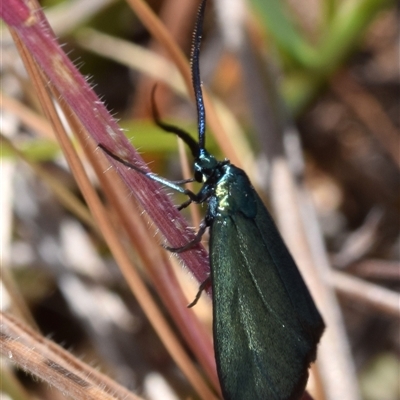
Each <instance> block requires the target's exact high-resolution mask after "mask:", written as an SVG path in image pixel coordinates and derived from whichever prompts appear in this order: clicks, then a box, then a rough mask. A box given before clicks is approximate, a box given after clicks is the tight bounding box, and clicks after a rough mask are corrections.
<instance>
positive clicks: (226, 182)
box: [213, 164, 257, 218]
mask: <svg viewBox="0 0 400 400" xmlns="http://www.w3.org/2000/svg"><path fill="white" fill-rule="evenodd" d="M218 174H219V176H218V180H217V181H216V182H215V186H214V187H215V189H214V196H213V197H214V199H215V204H214V205H215V212H216V214H217V215H219V216H229V215H233V214H235V213H237V212H241V213H243V214H244V215H246V216H247V217H249V218H254V217H255V216H256V214H257V207H256V200H255V192H254V189H253V187H252V186H251V184H250V181H249V179H248V177H247V175H246V174H245V173H244V171H242V170H241V169H240V168H237V167H235V166H234V165H232V164H224V165H221V166H220V168H219V170H218Z"/></svg>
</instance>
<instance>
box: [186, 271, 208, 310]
mask: <svg viewBox="0 0 400 400" xmlns="http://www.w3.org/2000/svg"><path fill="white" fill-rule="evenodd" d="M210 285H211V278H210V277H208V278H207V279H206V280H205V281H204V282H203V283H202V284H201V285H200V286H199V291H198V292H197V294H196V297H195V298H194V300H193V301H192V302H191V303H190V304H189V305H188V306H187V307H188V308H192V307H193V306H195V305H196V304H197V302H198V301H199V299H200V296H201V294H202V293H203V291H204V290H206V289H208V288H209V287H210Z"/></svg>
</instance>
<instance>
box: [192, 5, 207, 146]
mask: <svg viewBox="0 0 400 400" xmlns="http://www.w3.org/2000/svg"><path fill="white" fill-rule="evenodd" d="M205 8H206V0H202V2H201V4H200V7H199V10H198V12H197V18H196V26H195V29H194V32H193V42H192V56H191V66H192V83H193V90H194V97H195V99H196V106H197V124H198V131H199V148H200V151H201V150H204V148H205V142H206V136H205V134H206V113H205V110H204V102H203V92H202V90H201V80H200V68H199V56H200V44H201V37H202V33H203V19H204V10H205Z"/></svg>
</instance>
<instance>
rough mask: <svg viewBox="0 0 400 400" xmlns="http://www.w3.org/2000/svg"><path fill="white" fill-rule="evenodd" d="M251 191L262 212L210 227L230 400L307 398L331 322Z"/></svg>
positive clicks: (223, 376)
mask: <svg viewBox="0 0 400 400" xmlns="http://www.w3.org/2000/svg"><path fill="white" fill-rule="evenodd" d="M247 189H250V188H247ZM251 192H252V193H251V195H252V196H253V195H254V196H255V197H254V200H255V205H256V207H257V212H256V214H255V217H248V216H245V213H242V212H241V211H240V210H235V212H234V213H232V214H230V215H224V216H219V217H216V218H215V219H214V221H213V223H212V226H211V231H210V236H211V237H210V249H212V251H211V252H210V261H211V271H212V272H211V274H212V285H213V310H214V311H213V312H214V342H215V343H214V347H215V353H216V359H217V365H218V374H219V378H220V382H221V386H222V390H223V394H224V399H225V400H258V399H263V400H287V399H299V398H301V396H302V393H303V391H304V387H305V385H306V382H307V378H308V367H309V364H310V362H312V361H313V360H314V359H315V353H316V346H317V343H318V341H319V339H320V336H321V334H322V331H323V328H324V324H323V321H322V318H321V316H320V315H319V313H318V310H317V309H316V307H315V305H314V302H313V300H312V298H311V296H310V294H309V292H308V289H307V287H306V286H305V283H304V281H303V279H302V277H301V275H300V273H299V272H298V270H297V266H296V265H295V263H294V261H293V259H292V257H291V255H290V254H289V252H288V250H287V248H286V246H285V244H284V243H283V241H282V239H281V236H280V234H279V232H278V231H277V229H276V227H275V224H274V222H273V221H272V219H271V217H270V215H269V213H268V211H267V210H266V208H265V206H264V205H263V203H262V202H261V200H260V198H259V197H258V195H257V194H256V193H255V191H254V190H253V189H252V188H251ZM245 211H246V210H245Z"/></svg>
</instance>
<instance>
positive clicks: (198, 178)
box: [194, 171, 203, 182]
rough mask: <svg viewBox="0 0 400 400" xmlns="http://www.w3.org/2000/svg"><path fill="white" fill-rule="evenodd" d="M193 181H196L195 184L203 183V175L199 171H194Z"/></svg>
mask: <svg viewBox="0 0 400 400" xmlns="http://www.w3.org/2000/svg"><path fill="white" fill-rule="evenodd" d="M194 179H196V182H202V181H203V174H202V173H201V172H200V171H195V173H194Z"/></svg>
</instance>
